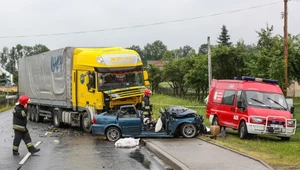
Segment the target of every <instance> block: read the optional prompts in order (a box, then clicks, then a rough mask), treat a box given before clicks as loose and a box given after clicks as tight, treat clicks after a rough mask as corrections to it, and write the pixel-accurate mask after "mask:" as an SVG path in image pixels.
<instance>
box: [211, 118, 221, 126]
mask: <svg viewBox="0 0 300 170" xmlns="http://www.w3.org/2000/svg"><path fill="white" fill-rule="evenodd" d="M211 125H215V126H219V120H218V117H217V116H215V117H214V118H213V120H212V122H211Z"/></svg>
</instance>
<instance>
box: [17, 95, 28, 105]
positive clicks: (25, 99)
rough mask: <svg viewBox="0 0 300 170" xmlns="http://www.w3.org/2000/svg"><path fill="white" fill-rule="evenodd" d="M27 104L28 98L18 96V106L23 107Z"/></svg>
mask: <svg viewBox="0 0 300 170" xmlns="http://www.w3.org/2000/svg"><path fill="white" fill-rule="evenodd" d="M28 102H29V97H28V96H25V95H22V96H20V98H19V104H20V105H22V106H25V105H26V104H27V103H28Z"/></svg>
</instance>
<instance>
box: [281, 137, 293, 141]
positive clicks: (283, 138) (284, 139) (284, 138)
mask: <svg viewBox="0 0 300 170" xmlns="http://www.w3.org/2000/svg"><path fill="white" fill-rule="evenodd" d="M280 138H281V140H282V141H290V139H291V137H280Z"/></svg>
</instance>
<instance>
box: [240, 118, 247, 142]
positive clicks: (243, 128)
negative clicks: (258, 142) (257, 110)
mask: <svg viewBox="0 0 300 170" xmlns="http://www.w3.org/2000/svg"><path fill="white" fill-rule="evenodd" d="M247 136H248V130H247V126H246V123H245V121H242V122H241V123H240V126H239V137H240V139H245V138H247Z"/></svg>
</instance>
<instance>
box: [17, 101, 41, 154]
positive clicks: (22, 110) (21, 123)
mask: <svg viewBox="0 0 300 170" xmlns="http://www.w3.org/2000/svg"><path fill="white" fill-rule="evenodd" d="M28 102H29V97H28V96H25V95H23V96H20V98H19V103H18V104H17V105H16V106H15V108H14V111H13V129H14V131H15V136H14V142H13V155H19V145H20V143H21V140H23V141H24V142H25V144H26V146H27V149H28V151H29V152H30V153H32V154H33V153H36V152H38V151H40V149H38V148H35V147H34V146H33V145H32V143H31V138H30V135H29V132H28V129H27V128H26V125H27V103H28Z"/></svg>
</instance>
